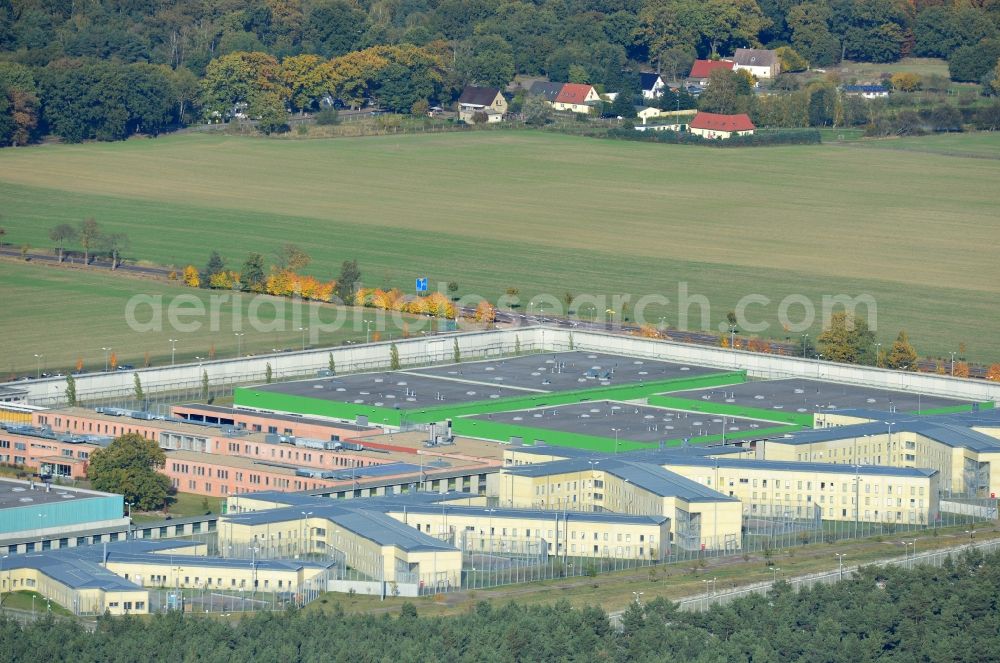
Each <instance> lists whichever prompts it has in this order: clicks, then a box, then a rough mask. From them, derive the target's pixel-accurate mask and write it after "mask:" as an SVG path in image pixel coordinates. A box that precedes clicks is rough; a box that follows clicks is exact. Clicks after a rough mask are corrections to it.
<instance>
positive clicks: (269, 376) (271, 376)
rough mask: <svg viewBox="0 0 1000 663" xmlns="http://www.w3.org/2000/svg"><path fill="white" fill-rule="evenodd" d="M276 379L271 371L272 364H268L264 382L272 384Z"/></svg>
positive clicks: (265, 368) (265, 369)
mask: <svg viewBox="0 0 1000 663" xmlns="http://www.w3.org/2000/svg"><path fill="white" fill-rule="evenodd" d="M273 377H274V372H273V371H272V369H271V362H267V366H265V367H264V382H265V383H267V384H271V379H272V378H273Z"/></svg>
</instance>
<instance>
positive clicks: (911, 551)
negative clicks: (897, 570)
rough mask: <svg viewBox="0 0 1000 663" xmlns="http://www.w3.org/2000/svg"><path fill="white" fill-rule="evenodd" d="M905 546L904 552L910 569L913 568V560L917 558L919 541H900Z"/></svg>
mask: <svg viewBox="0 0 1000 663" xmlns="http://www.w3.org/2000/svg"><path fill="white" fill-rule="evenodd" d="M900 543H902V544H903V550H905V551H906V566H907V567H909V568H912V567H913V562H912V558H916V556H917V540H916V539H913V540H912V541H900Z"/></svg>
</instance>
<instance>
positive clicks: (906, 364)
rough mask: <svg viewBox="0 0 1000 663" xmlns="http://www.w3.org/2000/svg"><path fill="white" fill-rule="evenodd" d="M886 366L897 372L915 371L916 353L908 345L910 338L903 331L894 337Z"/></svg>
mask: <svg viewBox="0 0 1000 663" xmlns="http://www.w3.org/2000/svg"><path fill="white" fill-rule="evenodd" d="M886 365H887V366H888V367H889V368H895V369H897V370H904V371H915V370H917V351H916V350H914V349H913V346H912V345H911V344H910V337H909V335H908V334H907V333H906V331H905V330H902V331H900V332H899V335H898V336H896V340H895V342H893V344H892V348H891V349H890V350H889V355H888V357H886Z"/></svg>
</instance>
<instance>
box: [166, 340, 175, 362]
mask: <svg viewBox="0 0 1000 663" xmlns="http://www.w3.org/2000/svg"><path fill="white" fill-rule="evenodd" d="M167 340H168V341H170V365H171V366H173V365H174V357H175V356H176V354H177V339H176V338H168V339H167Z"/></svg>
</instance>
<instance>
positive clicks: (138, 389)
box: [135, 373, 146, 403]
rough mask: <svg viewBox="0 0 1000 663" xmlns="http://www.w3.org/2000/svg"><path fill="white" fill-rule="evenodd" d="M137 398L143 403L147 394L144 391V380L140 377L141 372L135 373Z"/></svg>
mask: <svg viewBox="0 0 1000 663" xmlns="http://www.w3.org/2000/svg"><path fill="white" fill-rule="evenodd" d="M135 399H136V400H137V401H139V402H140V403H142V402H143V401H144V400H145V399H146V394H145V393H144V392H143V391H142V380H140V379H139V374H138V373H136V374H135Z"/></svg>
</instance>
